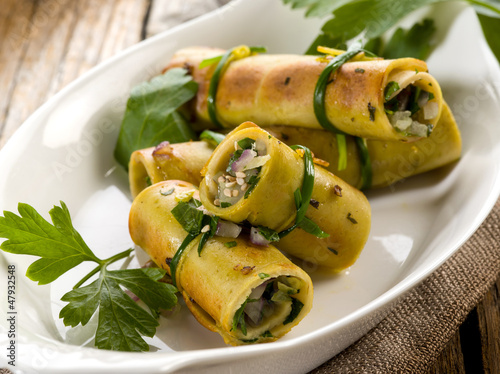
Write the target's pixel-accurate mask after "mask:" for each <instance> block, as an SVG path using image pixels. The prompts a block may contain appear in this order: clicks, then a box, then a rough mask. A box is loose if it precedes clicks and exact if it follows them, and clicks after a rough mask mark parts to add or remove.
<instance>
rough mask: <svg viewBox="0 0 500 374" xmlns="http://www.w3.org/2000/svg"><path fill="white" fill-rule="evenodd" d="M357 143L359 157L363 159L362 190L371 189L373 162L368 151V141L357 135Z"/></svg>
mask: <svg viewBox="0 0 500 374" xmlns="http://www.w3.org/2000/svg"><path fill="white" fill-rule="evenodd" d="M354 140H355V141H356V145H357V147H358V151H359V158H360V161H361V187H360V190H366V189H369V188H370V187H371V186H372V177H373V171H372V163H371V160H370V154H369V153H368V148H367V146H366V141H365V139H363V138H358V137H355V138H354Z"/></svg>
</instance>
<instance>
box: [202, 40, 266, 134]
mask: <svg viewBox="0 0 500 374" xmlns="http://www.w3.org/2000/svg"><path fill="white" fill-rule="evenodd" d="M242 47H244V48H243V49H242ZM245 48H248V52H249V54H245V53H244V52H243V54H242V51H244V50H245ZM263 52H266V48H264V47H245V46H239V47H235V48H232V49H230V50H228V51H226V53H224V54H223V55H222V56H217V57H218V58H212V59H210V60H211V63H215V62H218V63H217V66H216V67H215V70H214V73H213V74H212V77H211V78H210V85H209V86H208V96H207V110H208V116H209V117H210V121H212V123H213V124H214V125H216V126H217V127H218V128H220V129H223V128H224V126H223V125H222V123H220V121H219V119H218V118H217V110H216V108H215V96H216V95H217V88H218V87H219V81H220V77H221V75H222V73H223V71H224V69H225V68H226V67H227V65H228V64H229V63H230V62H231V60H230V58H231V56H232V55H233V53H235V59H240V58H244V57H247V56H249V55H251V54H253V53H263ZM205 61H206V60H204V61H202V63H201V66H208V65H209V62H210V61H207V62H206V63H204V62H205Z"/></svg>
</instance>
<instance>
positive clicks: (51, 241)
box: [0, 201, 99, 284]
mask: <svg viewBox="0 0 500 374" xmlns="http://www.w3.org/2000/svg"><path fill="white" fill-rule="evenodd" d="M18 210H19V214H20V216H18V215H16V214H14V213H12V212H7V211H5V212H4V217H0V237H2V238H7V239H8V240H6V241H4V242H3V243H2V245H1V246H0V248H1V249H2V250H3V251H5V252H9V253H15V254H22V255H33V256H39V257H41V258H40V259H39V260H37V261H35V262H34V263H32V264H31V265H30V266H29V268H28V271H27V273H26V276H27V277H28V278H29V279H31V280H33V281H35V282H38V284H47V283H50V282H52V281H54V280H56V279H57V278H59V277H60V276H61V275H62V274H64V273H66V272H67V271H68V270H70V269H72V268H74V267H75V266H77V265H79V264H80V263H82V262H83V261H95V262H97V261H99V259H98V258H97V257H96V256H95V255H94V254H93V253H92V251H91V250H90V249H89V247H88V246H87V245H86V244H85V242H84V241H83V239H82V237H81V236H80V234H78V232H77V231H76V230H75V229H74V227H73V225H72V224H71V218H70V215H69V211H68V208H67V207H66V204H64V203H63V202H62V201H61V207H57V206H55V207H54V208H53V209H52V210H51V211H50V216H51V218H52V222H53V223H54V225H51V224H50V223H49V222H47V221H46V220H45V219H44V218H43V217H42V216H41V215H40V214H38V212H37V211H36V210H35V209H34V208H33V207H31V206H30V205H28V204H23V203H19V205H18Z"/></svg>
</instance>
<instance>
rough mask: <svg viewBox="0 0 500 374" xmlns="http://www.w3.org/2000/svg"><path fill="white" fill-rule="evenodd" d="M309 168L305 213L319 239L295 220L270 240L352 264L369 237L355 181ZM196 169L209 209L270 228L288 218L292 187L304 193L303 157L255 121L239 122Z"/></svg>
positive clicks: (298, 252) (319, 259) (313, 258)
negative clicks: (317, 230) (309, 191)
mask: <svg viewBox="0 0 500 374" xmlns="http://www.w3.org/2000/svg"><path fill="white" fill-rule="evenodd" d="M314 169H315V170H314V173H315V177H314V185H313V189H312V196H311V199H310V205H309V204H308V208H307V210H306V213H305V217H306V218H307V219H308V221H309V222H310V221H312V222H313V223H315V224H316V225H318V226H319V228H320V229H321V230H322V231H323V233H326V234H327V235H329V237H323V238H321V239H320V238H318V237H316V236H315V235H313V234H312V233H309V232H306V231H305V227H302V226H300V225H299V228H296V229H294V230H293V231H291V233H289V234H288V235H287V236H286V240H284V239H282V240H280V241H279V242H277V244H276V246H277V247H278V248H280V249H282V250H283V251H285V252H287V253H289V254H291V255H293V256H296V257H298V258H302V259H306V260H307V261H310V262H313V263H316V264H318V265H320V266H323V267H326V268H329V269H331V270H334V271H340V270H342V269H345V268H346V267H348V266H350V265H352V264H353V263H354V261H355V260H356V259H357V258H358V256H359V254H360V252H361V250H362V249H363V247H364V245H365V243H366V241H367V239H368V234H369V232H370V222H371V220H370V205H369V203H368V200H367V199H366V197H365V196H364V195H363V193H362V192H360V191H359V190H357V189H356V188H354V187H352V186H350V185H349V184H348V183H346V182H344V181H343V180H341V179H340V178H338V177H336V176H335V175H333V174H332V173H330V172H328V171H327V170H324V169H323V168H321V167H318V166H316V167H315V168H314ZM202 174H203V175H204V179H203V180H202V182H201V185H200V198H201V201H202V203H203V205H204V206H205V208H206V209H207V210H208V211H209V212H211V213H213V214H214V215H216V216H219V217H221V218H223V219H226V220H229V221H232V222H236V223H242V222H249V223H250V224H251V225H252V226H253V227H254V228H262V227H264V228H267V229H271V230H273V231H276V232H282V231H284V230H288V229H289V228H290V227H291V226H293V225H294V223H295V220H296V216H297V209H298V208H297V203H296V193H297V192H296V191H297V190H302V193H303V192H304V186H303V180H304V175H305V169H304V160H303V158H302V157H301V156H300V155H299V153H297V152H296V151H294V150H292V149H291V148H290V147H288V146H287V145H286V144H284V143H283V142H282V141H280V140H278V139H277V138H275V137H273V136H271V135H270V134H269V133H268V132H266V131H264V130H263V129H261V128H259V127H258V126H256V125H255V124H253V123H250V122H247V123H244V124H242V125H240V126H239V127H237V128H236V129H234V130H233V131H232V132H231V133H229V134H228V135H227V136H226V138H225V139H224V141H223V142H221V143H220V144H219V145H218V146H217V148H216V149H215V151H214V153H213V154H212V156H211V158H210V160H209V161H208V163H207V164H206V165H205V168H204V169H203V170H202ZM307 202H308V203H309V201H307ZM306 204H307V203H306ZM261 232H262V230H261Z"/></svg>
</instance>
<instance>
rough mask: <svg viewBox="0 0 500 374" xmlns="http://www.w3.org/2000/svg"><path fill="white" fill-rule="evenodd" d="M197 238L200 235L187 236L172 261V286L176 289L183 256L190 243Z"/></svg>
mask: <svg viewBox="0 0 500 374" xmlns="http://www.w3.org/2000/svg"><path fill="white" fill-rule="evenodd" d="M197 236H198V234H191V233H189V234H187V236H186V237H185V238H184V240H183V241H182V244H181V246H180V247H179V249H178V250H177V252H175V254H174V257H173V258H172V261H171V262H170V277H171V278H172V284H173V285H174V286H175V287H177V280H176V279H175V278H176V276H175V273H176V271H177V265H178V264H179V261H180V259H181V256H182V254H183V253H184V250H185V249H186V248H187V246H188V245H189V243H191V242H192V241H193V240H194V239H195V238H196V237H197Z"/></svg>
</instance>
